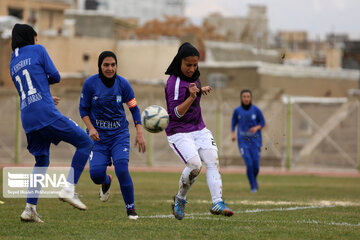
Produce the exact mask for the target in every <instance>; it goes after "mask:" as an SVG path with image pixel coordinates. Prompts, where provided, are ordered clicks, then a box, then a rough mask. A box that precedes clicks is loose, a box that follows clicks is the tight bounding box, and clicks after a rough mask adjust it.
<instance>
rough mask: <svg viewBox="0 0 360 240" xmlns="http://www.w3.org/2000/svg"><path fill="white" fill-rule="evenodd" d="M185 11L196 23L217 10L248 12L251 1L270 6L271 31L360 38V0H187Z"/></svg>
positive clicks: (242, 14)
mask: <svg viewBox="0 0 360 240" xmlns="http://www.w3.org/2000/svg"><path fill="white" fill-rule="evenodd" d="M185 2H186V8H185V15H186V16H187V17H189V18H190V19H191V21H192V22H193V23H194V24H197V25H200V24H201V22H202V18H203V17H205V16H207V15H209V14H210V13H213V12H220V13H221V14H222V15H223V16H246V15H247V11H248V5H249V4H261V5H266V6H267V16H268V21H269V28H270V31H271V32H273V33H276V32H277V31H279V30H300V31H304V30H305V31H307V32H308V34H309V35H308V36H309V38H310V39H317V38H320V39H324V38H325V36H326V34H328V33H347V34H349V36H350V37H351V39H354V40H355V39H356V40H360V0H185Z"/></svg>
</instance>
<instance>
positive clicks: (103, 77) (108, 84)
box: [98, 51, 117, 88]
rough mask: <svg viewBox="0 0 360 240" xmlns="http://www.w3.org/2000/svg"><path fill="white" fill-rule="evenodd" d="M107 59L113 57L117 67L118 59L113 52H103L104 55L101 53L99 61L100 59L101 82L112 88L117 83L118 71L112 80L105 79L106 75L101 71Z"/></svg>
mask: <svg viewBox="0 0 360 240" xmlns="http://www.w3.org/2000/svg"><path fill="white" fill-rule="evenodd" d="M107 57H112V58H114V59H115V63H116V65H117V59H116V55H115V53H113V52H111V51H103V52H102V53H100V55H99V59H98V68H99V77H100V79H101V81H102V82H103V83H104V84H105V86H107V87H109V88H110V87H112V86H113V85H114V83H115V79H116V71H115V74H114V76H113V77H111V78H107V77H105V75H104V74H103V72H102V71H101V64H102V62H103V61H104V59H105V58H107Z"/></svg>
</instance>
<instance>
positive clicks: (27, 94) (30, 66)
mask: <svg viewBox="0 0 360 240" xmlns="http://www.w3.org/2000/svg"><path fill="white" fill-rule="evenodd" d="M10 75H11V78H12V80H13V82H14V84H15V86H16V89H17V91H18V93H19V96H20V110H21V121H22V124H23V127H24V130H25V132H26V133H31V132H34V131H37V130H39V129H42V128H44V127H46V126H48V125H50V124H51V123H53V122H55V121H56V120H58V119H59V118H61V117H62V114H61V113H60V112H59V111H58V110H57V108H56V107H55V103H54V101H53V99H52V96H51V93H50V87H49V84H53V83H57V82H59V81H60V75H59V72H58V71H57V69H56V68H55V65H54V63H53V62H52V61H51V59H50V57H49V55H48V53H47V52H46V50H45V48H44V47H43V46H41V45H38V44H37V45H27V46H24V47H21V48H16V49H15V50H14V52H13V54H12V56H11V61H10Z"/></svg>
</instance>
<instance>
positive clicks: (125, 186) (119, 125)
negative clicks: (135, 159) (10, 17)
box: [80, 51, 146, 220]
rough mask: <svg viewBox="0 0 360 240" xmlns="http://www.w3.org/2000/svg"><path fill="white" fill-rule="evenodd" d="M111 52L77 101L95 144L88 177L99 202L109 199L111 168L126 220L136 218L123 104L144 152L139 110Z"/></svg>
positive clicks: (136, 142)
mask: <svg viewBox="0 0 360 240" xmlns="http://www.w3.org/2000/svg"><path fill="white" fill-rule="evenodd" d="M116 67H117V60H116V56H115V54H114V53H113V52H110V51H104V52H102V53H101V54H100V56H99V59H98V70H99V73H98V74H95V75H93V76H91V77H89V78H88V79H86V81H85V83H84V86H83V90H82V92H81V98H80V115H81V118H82V119H83V121H84V123H85V124H86V127H87V128H88V132H89V136H90V137H91V139H92V140H94V141H95V142H94V148H93V150H92V154H91V155H90V159H89V165H90V177H91V179H92V180H93V182H94V183H95V184H101V186H100V194H99V195H100V200H101V201H102V202H105V201H107V200H108V198H109V196H110V195H109V194H110V185H111V181H112V176H111V175H108V174H106V169H107V166H110V165H111V164H114V167H115V173H116V176H117V177H118V180H119V183H120V189H121V193H122V196H123V199H124V202H125V207H126V210H127V215H128V218H129V219H133V220H136V219H137V218H138V215H137V213H136V211H135V204H134V186H133V182H132V179H131V176H130V173H129V167H128V164H129V151H130V143H129V141H130V134H129V128H128V125H129V123H128V121H127V120H126V115H125V109H124V107H123V104H127V106H128V107H129V110H130V112H131V114H132V117H133V120H134V124H135V127H136V132H137V134H136V138H135V146H138V149H139V152H145V150H146V146H145V141H144V137H143V130H142V125H141V116H140V110H139V108H138V106H137V103H136V100H135V94H134V91H133V89H132V87H131V86H130V83H129V82H128V81H127V80H126V79H125V78H123V77H121V76H119V75H117V74H116Z"/></svg>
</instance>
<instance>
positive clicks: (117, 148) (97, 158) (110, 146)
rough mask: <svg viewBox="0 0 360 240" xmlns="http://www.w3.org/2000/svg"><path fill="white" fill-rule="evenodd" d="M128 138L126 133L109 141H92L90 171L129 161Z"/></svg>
mask: <svg viewBox="0 0 360 240" xmlns="http://www.w3.org/2000/svg"><path fill="white" fill-rule="evenodd" d="M129 153H130V136H129V134H128V133H126V134H119V135H118V136H117V137H115V138H112V139H111V141H109V140H107V141H103V139H102V140H101V141H94V147H93V149H92V152H91V154H90V158H89V166H90V169H91V168H92V167H94V166H111V165H112V164H113V163H114V164H115V163H116V162H119V161H126V162H128V161H129Z"/></svg>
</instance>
